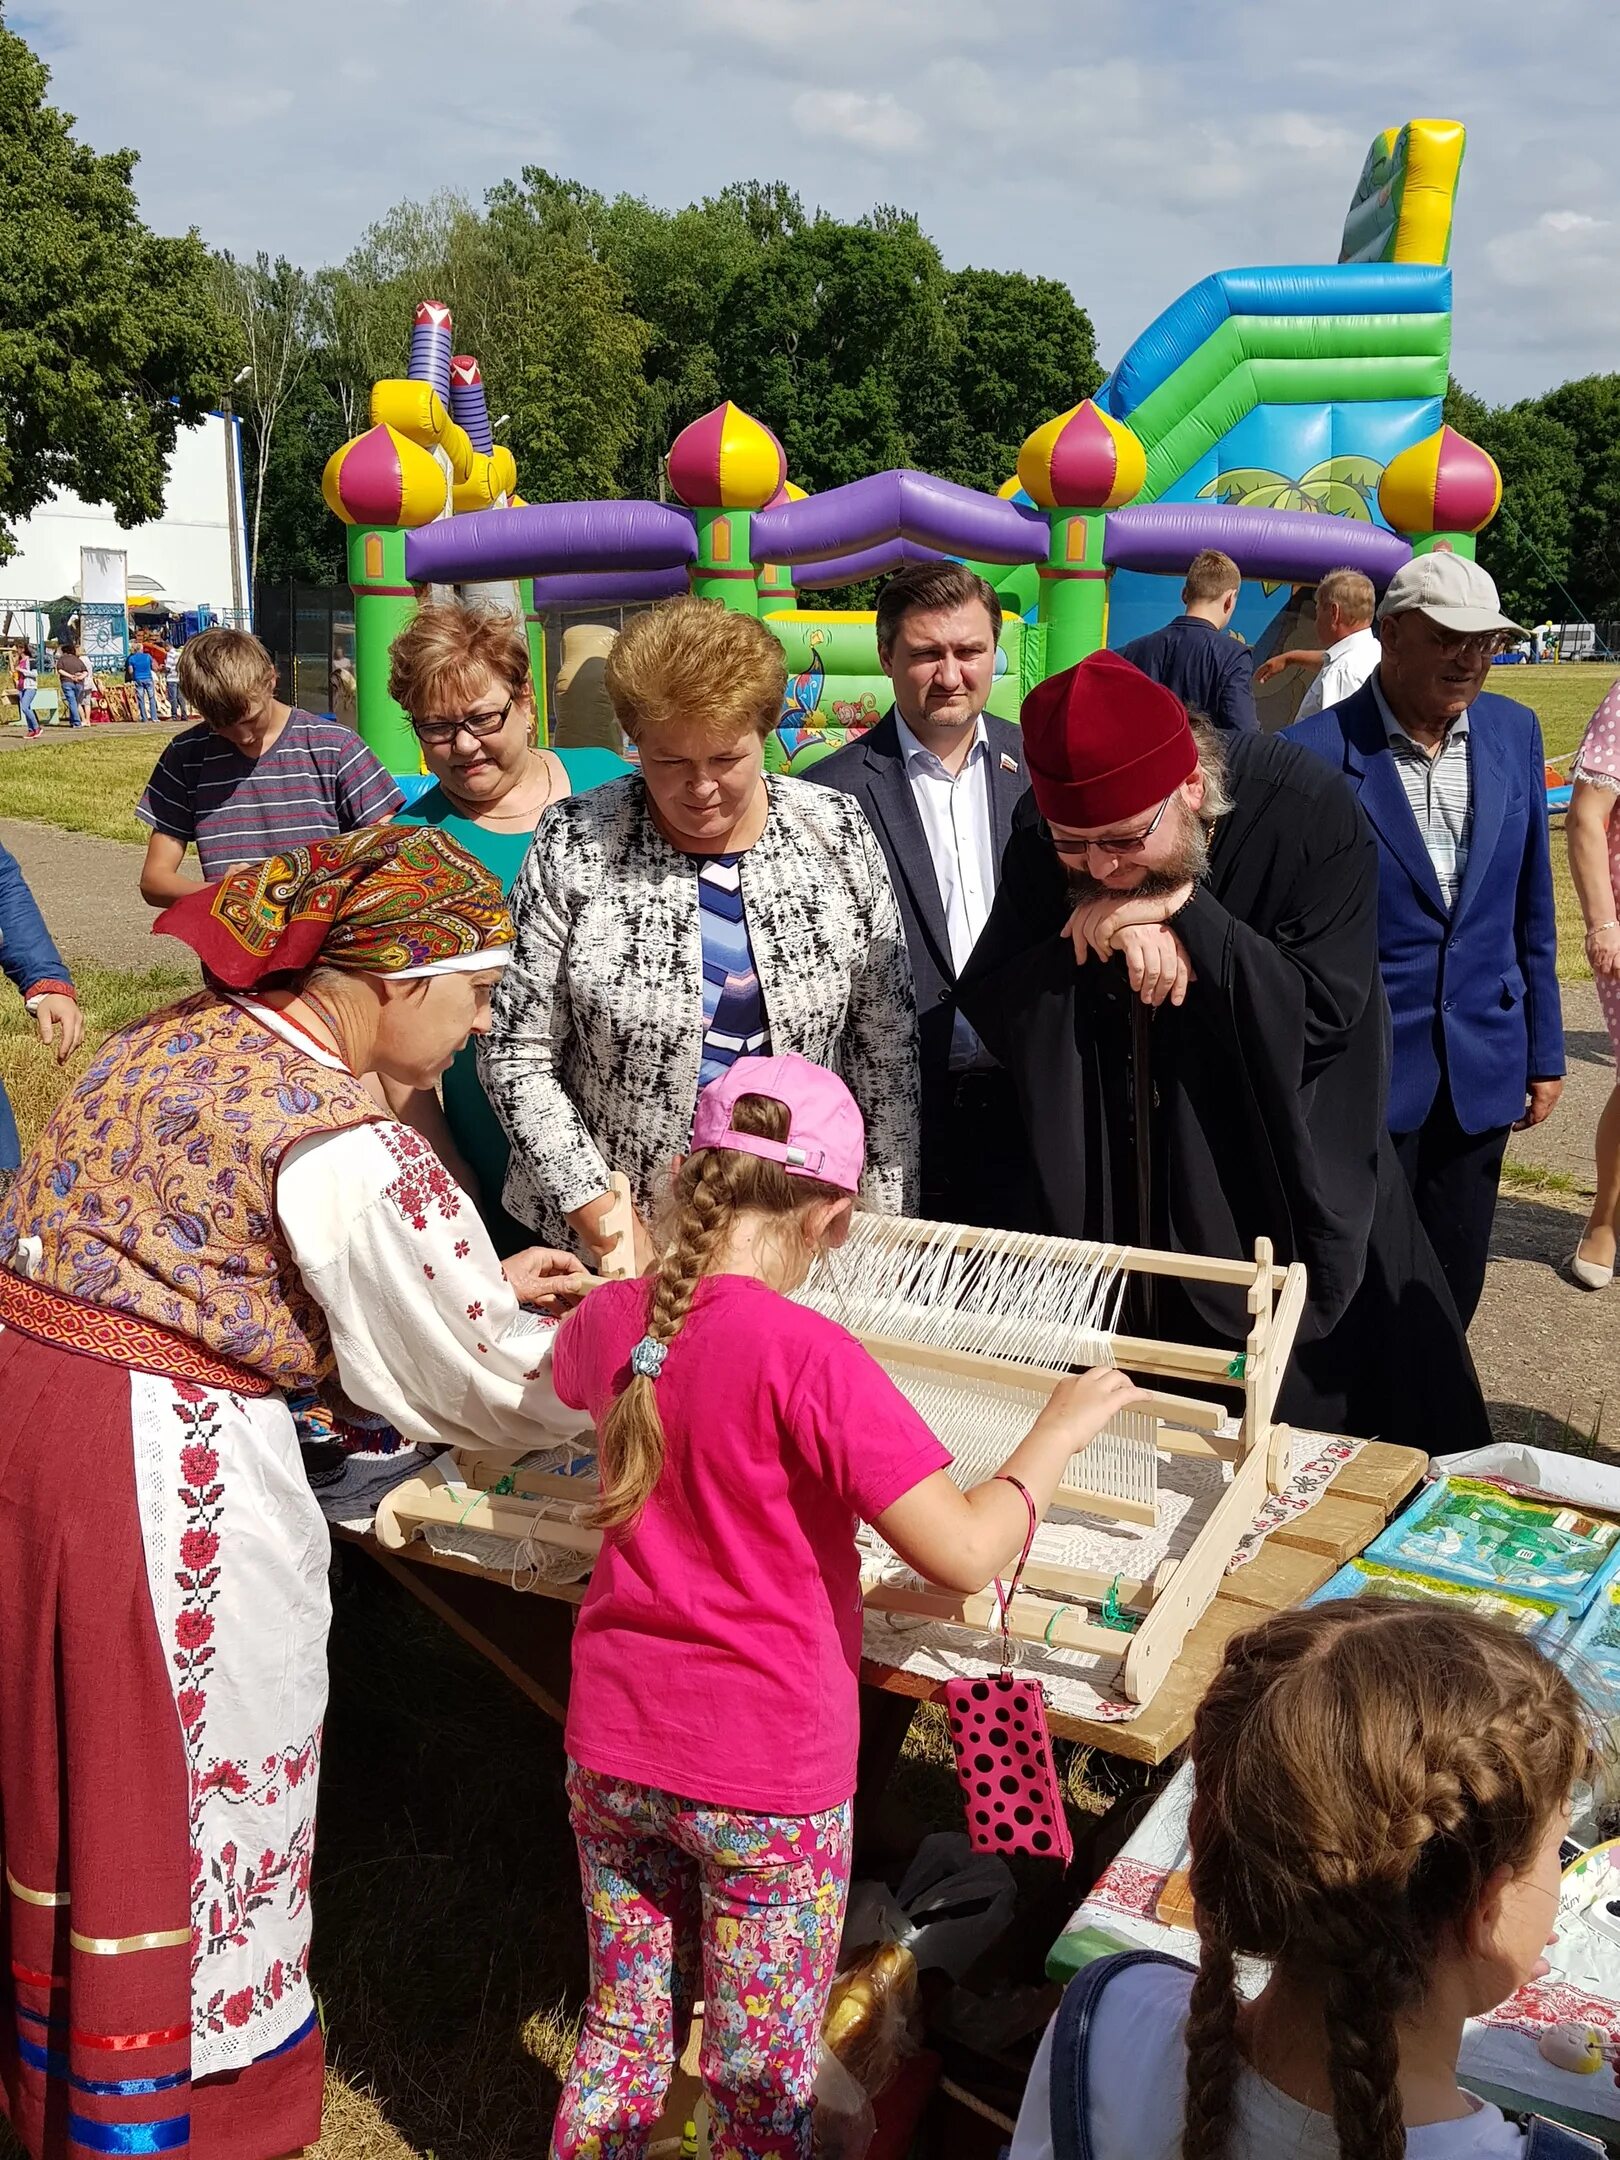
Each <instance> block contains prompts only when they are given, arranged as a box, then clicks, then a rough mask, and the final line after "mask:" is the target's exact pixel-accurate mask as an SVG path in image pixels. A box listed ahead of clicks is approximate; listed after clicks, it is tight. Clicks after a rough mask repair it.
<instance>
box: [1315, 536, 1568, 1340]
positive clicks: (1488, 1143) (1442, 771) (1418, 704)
mask: <svg viewBox="0 0 1620 2160" xmlns="http://www.w3.org/2000/svg"><path fill="white" fill-rule="evenodd" d="M1378 635H1379V640H1380V644H1381V657H1380V659H1379V663H1378V666H1377V668H1376V669H1375V670H1374V672H1373V674H1372V675H1371V676H1370V677H1369V678H1368V680H1367V682H1366V683H1365V684H1364V685H1363V686H1362V688H1361V689H1360V690H1358V691H1357V692H1356V694H1355V695H1354V696H1353V697H1351V698H1348V699H1346V700H1345V702H1344V703H1343V704H1340V705H1335V706H1333V707H1332V708H1331V709H1330V710H1328V711H1326V712H1322V713H1317V714H1313V715H1312V717H1311V718H1310V719H1308V720H1302V721H1300V722H1298V723H1297V724H1296V725H1295V726H1294V727H1292V728H1290V729H1289V730H1288V731H1287V732H1288V734H1289V736H1290V737H1291V739H1292V740H1293V741H1295V742H1297V743H1300V744H1302V745H1303V746H1304V747H1305V748H1307V749H1309V750H1312V751H1314V752H1316V754H1317V755H1318V756H1320V757H1322V758H1325V759H1326V760H1327V762H1328V763H1329V764H1330V765H1332V766H1333V767H1334V768H1335V769H1336V770H1337V771H1339V772H1342V773H1343V775H1344V777H1345V779H1346V780H1347V781H1348V782H1349V784H1350V786H1351V787H1352V788H1353V789H1354V790H1355V793H1356V795H1357V797H1358V798H1359V800H1360V803H1361V807H1362V809H1363V810H1364V811H1365V812H1366V815H1367V821H1368V823H1369V824H1370V825H1371V827H1372V829H1373V832H1374V834H1375V835H1376V837H1377V841H1378V948H1379V962H1380V965H1381V967H1382V969H1383V976H1384V987H1385V989H1386V990H1387V991H1388V993H1389V1004H1390V1011H1391V1013H1392V1014H1393V1016H1394V1022H1395V1059H1394V1071H1393V1076H1392V1079H1391V1084H1390V1097H1389V1127H1390V1131H1391V1132H1392V1133H1393V1134H1394V1137H1395V1151H1396V1154H1397V1155H1398V1156H1399V1158H1400V1162H1401V1167H1402V1169H1403V1170H1404V1171H1405V1173H1406V1176H1407V1178H1408V1180H1409V1182H1410V1184H1411V1187H1412V1192H1413V1196H1414V1198H1415V1199H1416V1202H1417V1210H1418V1214H1419V1216H1420V1217H1421V1219H1422V1222H1423V1225H1424V1228H1425V1229H1426V1230H1427V1231H1428V1233H1429V1236H1430V1239H1431V1240H1432V1242H1433V1245H1434V1249H1435V1251H1436V1253H1437V1254H1438V1255H1439V1258H1440V1264H1441V1266H1442V1267H1443V1268H1444V1269H1445V1271H1446V1280H1447V1281H1448V1282H1449V1283H1450V1285H1451V1292H1452V1296H1453V1298H1454V1299H1455V1300H1456V1305H1457V1310H1458V1312H1459V1313H1460V1314H1461V1315H1462V1319H1463V1323H1464V1325H1465V1326H1466V1325H1467V1323H1468V1322H1469V1321H1470V1320H1471V1319H1472V1318H1473V1316H1474V1309H1475V1307H1476V1306H1477V1305H1478V1303H1479V1298H1480V1292H1481V1291H1482V1289H1483V1288H1484V1285H1485V1261H1486V1257H1487V1255H1488V1253H1489V1250H1490V1242H1491V1221H1492V1218H1493V1216H1494V1214H1495V1211H1496V1187H1497V1180H1498V1177H1499V1176H1500V1174H1501V1168H1502V1156H1503V1152H1504V1150H1505V1149H1506V1147H1507V1140H1508V1134H1509V1133H1510V1132H1511V1131H1513V1130H1514V1129H1515V1128H1516V1127H1519V1128H1522V1127H1524V1126H1526V1125H1539V1124H1540V1123H1541V1121H1542V1119H1543V1118H1544V1117H1546V1115H1547V1113H1548V1112H1549V1111H1550V1110H1551V1109H1552V1107H1553V1105H1554V1103H1556V1102H1557V1100H1558V1095H1559V1091H1560V1089H1561V1088H1562V1086H1563V1079H1562V1074H1563V1070H1564V1032H1563V1021H1562V1016H1561V1007H1560V1004H1559V996H1558V968H1557V960H1558V940H1557V931H1556V925H1555V919H1554V910H1553V891H1552V872H1551V868H1550V865H1549V862H1548V848H1547V807H1546V782H1545V771H1546V768H1545V764H1544V761H1543V756H1542V748H1541V730H1540V728H1539V727H1538V725H1537V724H1536V716H1535V714H1534V713H1533V712H1531V711H1530V710H1529V709H1528V707H1526V706H1523V705H1519V704H1516V703H1515V702H1514V701H1513V700H1512V699H1511V698H1505V697H1497V696H1494V695H1493V694H1491V693H1489V692H1487V691H1486V690H1485V687H1484V686H1485V681H1486V678H1487V676H1488V675H1489V674H1490V669H1491V658H1492V655H1493V654H1494V653H1495V652H1496V650H1497V648H1498V646H1499V645H1500V644H1501V643H1502V642H1503V640H1504V638H1506V637H1522V636H1523V635H1524V632H1522V631H1521V630H1520V629H1519V627H1518V625H1517V624H1516V623H1512V622H1510V621H1509V620H1508V618H1507V617H1506V616H1505V615H1504V614H1503V613H1502V609H1501V606H1500V603H1499V602H1498V600H1497V595H1496V587H1495V586H1494V585H1493V584H1492V583H1491V580H1490V579H1489V578H1488V577H1487V576H1486V574H1485V572H1484V571H1483V570H1481V569H1480V567H1479V566H1478V564H1477V563H1471V562H1466V561H1465V560H1464V559H1463V558H1462V557H1461V556H1460V555H1454V554H1451V553H1449V552H1447V551H1442V550H1437V551H1436V552H1435V553H1433V554H1431V555H1419V556H1416V557H1414V559H1413V560H1412V561H1411V562H1409V563H1406V564H1405V565H1404V566H1403V567H1402V568H1401V569H1400V570H1398V571H1397V572H1396V573H1395V576H1394V577H1393V578H1392V579H1391V580H1390V584H1389V589H1388V591H1387V592H1386V593H1385V595H1384V601H1383V605H1382V607H1381V608H1380V609H1379V614H1378Z"/></svg>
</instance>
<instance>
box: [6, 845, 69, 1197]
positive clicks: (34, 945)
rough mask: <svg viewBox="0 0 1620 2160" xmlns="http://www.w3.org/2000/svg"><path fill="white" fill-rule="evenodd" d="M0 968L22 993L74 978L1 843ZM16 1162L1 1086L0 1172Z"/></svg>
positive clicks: (14, 1137)
mask: <svg viewBox="0 0 1620 2160" xmlns="http://www.w3.org/2000/svg"><path fill="white" fill-rule="evenodd" d="M0 968H3V969H4V970H5V972H6V974H7V976H8V977H9V978H10V980H11V982H12V983H13V984H14V985H15V986H16V989H17V991H18V993H19V994H20V995H21V996H23V997H26V996H27V995H28V993H29V991H31V990H32V989H33V988H34V985H35V984H36V983H44V982H57V983H71V982H72V979H73V978H72V977H71V976H70V975H69V974H68V971H67V969H66V968H65V967H64V966H63V964H62V955H61V954H60V953H59V952H58V951H57V949H56V946H55V944H54V943H53V942H52V939H51V933H50V932H49V931H48V930H47V929H46V927H45V918H44V916H43V915H41V913H40V912H39V906H38V903H37V902H36V901H35V899H34V896H33V894H32V893H31V892H30V891H29V890H28V880H27V879H26V878H25V877H24V876H23V874H22V865H21V864H20V863H19V862H18V860H17V858H16V856H15V855H13V854H12V853H11V852H10V850H9V849H7V848H4V847H0ZM21 1161H22V1150H21V1148H20V1147H19V1146H18V1143H17V1121H16V1119H15V1118H14V1117H13V1116H12V1114H11V1105H10V1103H9V1102H8V1101H7V1100H6V1091H5V1089H4V1088H3V1087H0V1170H15V1169H16V1168H17V1166H18V1164H19V1163H20V1162H21Z"/></svg>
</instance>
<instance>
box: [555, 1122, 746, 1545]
mask: <svg viewBox="0 0 1620 2160" xmlns="http://www.w3.org/2000/svg"><path fill="white" fill-rule="evenodd" d="M728 1183H729V1180H728V1177H727V1169H726V1162H725V1158H724V1157H723V1156H721V1155H719V1154H717V1153H715V1152H714V1151H712V1150H711V1151H708V1152H706V1153H705V1154H704V1155H703V1156H702V1157H701V1159H700V1160H699V1161H698V1164H697V1168H696V1175H695V1177H694V1178H693V1180H692V1187H691V1191H690V1193H688V1194H686V1195H683V1205H682V1207H681V1211H680V1216H679V1220H678V1224H677V1228H676V1234H675V1236H674V1238H673V1239H672V1240H671V1242H670V1243H669V1244H668V1245H667V1246H666V1247H665V1249H664V1251H663V1252H662V1253H661V1254H660V1255H659V1259H658V1265H657V1267H656V1268H655V1269H654V1271H653V1279H652V1296H651V1298H650V1300H649V1302H648V1310H647V1333H648V1335H650V1336H651V1338H652V1340H653V1341H654V1342H655V1343H663V1344H669V1343H672V1342H673V1341H674V1340H675V1338H676V1336H677V1335H678V1334H679V1333H680V1331H681V1328H682V1326H683V1324H684V1322H685V1320H686V1316H687V1314H688V1313H689V1312H690V1311H691V1309H692V1300H693V1298H694V1297H695V1296H696V1295H697V1286H698V1284H699V1283H700V1282H701V1281H702V1280H703V1277H704V1276H705V1274H707V1272H708V1270H709V1267H710V1266H711V1264H712V1263H713V1260H714V1257H715V1254H716V1252H717V1251H718V1250H719V1248H720V1245H721V1243H722V1241H723V1240H724V1238H725V1234H726V1231H727V1230H728V1229H729V1227H730V1224H731V1218H732V1213H733V1210H732V1207H731V1204H730V1199H729V1195H728V1192H727V1186H728ZM600 1460H601V1471H602V1492H601V1497H600V1499H599V1500H598V1501H597V1503H596V1506H595V1507H594V1508H593V1509H592V1510H591V1517H590V1519H591V1521H592V1522H593V1523H594V1524H595V1525H596V1527H597V1528H598V1529H600V1530H613V1529H617V1528H618V1527H619V1526H620V1525H621V1524H623V1523H627V1522H633V1521H634V1520H635V1518H636V1517H637V1516H638V1515H639V1514H640V1513H641V1510H642V1508H643V1507H644V1506H645V1505H646V1503H647V1500H648V1497H649V1495H650V1494H651V1492H652V1490H653V1487H654V1486H655V1485H656V1484H657V1483H658V1479H659V1474H660V1472H661V1471H662V1470H663V1467H664V1424H663V1420H662V1418H660V1416H659V1415H658V1395H657V1391H656V1389H655V1387H654V1384H653V1381H652V1379H651V1378H650V1377H649V1376H648V1375H647V1374H646V1373H640V1372H636V1373H632V1374H631V1376H630V1380H629V1383H628V1385H627V1386H626V1387H625V1389H624V1391H623V1393H622V1394H621V1395H620V1396H619V1398H618V1400H617V1401H616V1402H615V1403H614V1405H613V1408H612V1409H611V1410H610V1411H609V1412H608V1414H607V1416H606V1418H605V1419H604V1420H603V1422H602V1432H601V1442H600Z"/></svg>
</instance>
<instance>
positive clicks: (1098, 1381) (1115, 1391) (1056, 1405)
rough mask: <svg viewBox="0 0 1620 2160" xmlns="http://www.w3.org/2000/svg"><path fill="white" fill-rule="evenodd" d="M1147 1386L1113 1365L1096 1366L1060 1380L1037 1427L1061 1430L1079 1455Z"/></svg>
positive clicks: (1136, 1399)
mask: <svg viewBox="0 0 1620 2160" xmlns="http://www.w3.org/2000/svg"><path fill="white" fill-rule="evenodd" d="M1143 1392H1144V1391H1143V1389H1141V1388H1139V1387H1138V1386H1137V1384H1136V1382H1135V1381H1134V1380H1133V1379H1132V1378H1131V1377H1130V1375H1129V1374H1128V1373H1122V1372H1120V1371H1119V1369H1118V1368H1117V1367H1116V1366H1113V1365H1093V1366H1092V1368H1091V1370H1090V1372H1083V1373H1076V1374H1075V1376H1074V1378H1073V1379H1072V1380H1060V1381H1059V1382H1058V1384H1057V1386H1056V1387H1055V1388H1054V1389H1053V1390H1052V1392H1051V1394H1050V1396H1048V1398H1047V1403H1046V1408H1045V1409H1044V1410H1043V1411H1042V1412H1041V1414H1040V1416H1039V1417H1038V1418H1037V1419H1036V1421H1035V1423H1036V1428H1037V1430H1043V1429H1045V1430H1051V1429H1053V1428H1056V1429H1058V1430H1060V1431H1061V1432H1062V1433H1063V1435H1064V1437H1065V1438H1066V1439H1067V1440H1068V1443H1069V1445H1070V1447H1071V1448H1072V1449H1073V1452H1074V1453H1075V1454H1076V1455H1078V1454H1079V1453H1080V1451H1081V1449H1082V1448H1088V1447H1090V1445H1091V1443H1092V1441H1093V1440H1095V1439H1096V1437H1097V1435H1098V1434H1099V1433H1100V1432H1101V1431H1102V1429H1103V1427H1104V1426H1105V1425H1106V1424H1107V1423H1108V1421H1109V1419H1110V1418H1113V1417H1117V1416H1118V1414H1119V1412H1120V1411H1121V1410H1128V1409H1129V1408H1130V1406H1131V1404H1132V1403H1133V1402H1136V1401H1138V1400H1139V1399H1140V1397H1141V1396H1142V1394H1143Z"/></svg>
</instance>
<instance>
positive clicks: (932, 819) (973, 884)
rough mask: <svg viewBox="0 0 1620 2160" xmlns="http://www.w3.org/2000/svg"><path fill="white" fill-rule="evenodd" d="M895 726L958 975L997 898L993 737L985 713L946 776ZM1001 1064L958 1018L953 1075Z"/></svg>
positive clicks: (935, 761) (940, 766) (924, 749)
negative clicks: (958, 766)
mask: <svg viewBox="0 0 1620 2160" xmlns="http://www.w3.org/2000/svg"><path fill="white" fill-rule="evenodd" d="M894 724H895V727H896V729H897V730H898V732H899V736H900V753H901V755H902V756H903V757H904V759H905V761H906V778H907V780H909V782H910V783H911V795H912V800H913V801H914V802H915V803H916V805H917V814H918V816H919V817H920V818H921V819H922V826H923V834H924V836H925V838H926V839H927V842H928V852H929V854H930V856H931V857H932V858H933V863H934V876H935V877H936V878H937V880H938V881H939V897H940V902H941V905H942V906H943V907H944V910H945V934H946V936H947V937H948V938H949V939H950V945H951V967H952V969H953V970H954V971H955V973H956V974H957V975H960V974H961V972H962V970H963V969H964V968H965V967H966V966H967V963H968V955H969V954H970V953H971V952H972V950H973V948H974V946H975V945H977V943H978V942H979V933H980V932H981V931H982V930H983V928H984V926H985V924H986V922H987V921H988V920H989V917H990V906H991V903H992V901H993V900H994V899H995V897H996V848H995V839H994V835H993V833H992V830H991V822H990V738H989V735H988V733H987V731H986V729H985V724H984V715H983V714H982V713H981V714H980V715H979V718H978V721H977V723H976V725H975V729H974V735H973V743H972V746H971V748H970V749H969V751H968V754H967V756H966V758H965V759H964V760H963V762H962V766H961V769H960V771H958V772H954V773H953V772H948V771H947V770H946V768H945V767H944V765H943V764H941V762H940V760H939V759H938V758H937V757H936V756H935V755H934V753H933V751H932V750H930V749H929V748H928V746H927V744H926V743H921V742H919V741H918V740H917V738H916V736H915V735H913V734H912V732H911V730H910V728H908V727H907V726H906V723H905V722H904V720H902V719H901V717H900V714H899V711H898V709H896V712H895V716H894ZM994 1064H995V1060H994V1058H992V1057H991V1055H990V1053H989V1052H988V1051H987V1050H986V1049H985V1047H984V1045H983V1044H982V1043H981V1042H980V1040H979V1038H978V1036H977V1035H975V1034H974V1032H973V1030H972V1028H970V1027H969V1026H968V1024H967V1022H966V1021H965V1020H964V1019H963V1018H962V1015H961V1014H960V1013H958V1014H957V1015H956V1016H955V1026H954V1029H953V1031H952V1035H951V1071H952V1072H975V1071H988V1070H989V1069H990V1068H991V1067H992V1066H993V1065H994Z"/></svg>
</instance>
